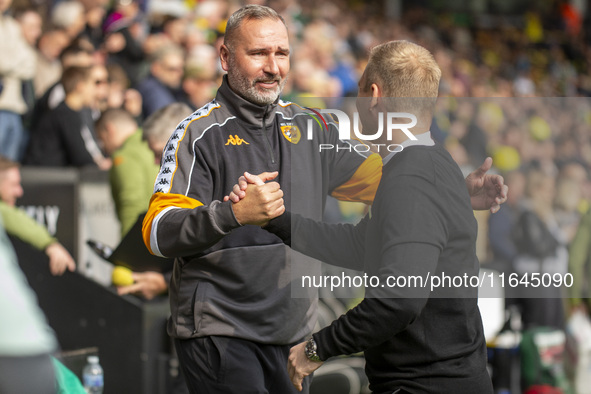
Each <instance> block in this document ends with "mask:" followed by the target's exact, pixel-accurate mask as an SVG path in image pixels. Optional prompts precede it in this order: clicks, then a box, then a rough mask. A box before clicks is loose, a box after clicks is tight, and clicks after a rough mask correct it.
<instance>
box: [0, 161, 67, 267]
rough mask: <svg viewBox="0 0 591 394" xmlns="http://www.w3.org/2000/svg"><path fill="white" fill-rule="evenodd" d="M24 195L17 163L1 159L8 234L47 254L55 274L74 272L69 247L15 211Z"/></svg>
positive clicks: (0, 211)
mask: <svg viewBox="0 0 591 394" xmlns="http://www.w3.org/2000/svg"><path fill="white" fill-rule="evenodd" d="M22 195H23V188H22V186H21V174H20V170H19V165H18V163H16V162H14V161H11V160H8V159H6V158H4V157H0V217H2V221H3V222H4V228H5V229H6V232H7V233H8V235H11V236H14V237H16V238H19V239H20V240H21V241H23V242H25V243H27V244H29V245H31V246H32V247H34V248H35V249H38V250H42V251H44V252H45V254H46V255H47V257H48V258H49V270H50V271H51V273H52V274H53V275H62V274H63V273H64V272H65V271H66V269H68V270H70V271H74V270H75V269H76V263H74V259H73V258H72V256H71V255H70V253H69V252H68V251H67V250H66V248H64V247H63V246H62V244H60V243H59V242H58V240H57V239H56V238H54V237H52V236H51V235H50V234H49V232H48V231H47V229H46V228H45V227H43V226H42V225H40V224H39V223H37V222H36V221H35V220H33V219H32V218H31V217H30V216H28V215H27V214H26V213H25V212H24V211H23V210H21V209H18V208H16V206H15V205H16V200H17V199H18V198H19V197H21V196H22Z"/></svg>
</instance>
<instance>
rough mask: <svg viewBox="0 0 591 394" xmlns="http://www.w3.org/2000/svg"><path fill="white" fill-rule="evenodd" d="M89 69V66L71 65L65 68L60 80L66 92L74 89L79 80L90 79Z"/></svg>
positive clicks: (68, 92)
mask: <svg viewBox="0 0 591 394" xmlns="http://www.w3.org/2000/svg"><path fill="white" fill-rule="evenodd" d="M90 70H91V67H78V66H73V67H68V68H66V69H65V70H64V73H63V74H62V78H61V81H60V82H61V84H62V85H63V87H64V91H65V92H66V94H70V93H72V92H73V91H75V90H76V87H77V86H78V84H79V83H80V82H84V81H87V80H88V79H90V77H91V74H90Z"/></svg>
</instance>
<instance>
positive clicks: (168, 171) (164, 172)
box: [162, 167, 172, 174]
mask: <svg viewBox="0 0 591 394" xmlns="http://www.w3.org/2000/svg"><path fill="white" fill-rule="evenodd" d="M162 173H163V174H171V173H172V171H171V170H170V168H169V167H166V168H165V169H164V170H162Z"/></svg>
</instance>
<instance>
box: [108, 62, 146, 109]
mask: <svg viewBox="0 0 591 394" xmlns="http://www.w3.org/2000/svg"><path fill="white" fill-rule="evenodd" d="M107 72H108V74H109V94H108V98H107V107H108V108H122V109H125V110H126V111H127V112H129V113H130V114H131V115H133V117H134V118H135V119H136V120H139V119H140V118H141V115H142V96H141V94H140V93H139V92H138V91H137V90H135V89H130V88H129V86H130V81H129V79H128V78H127V75H126V74H125V71H124V70H123V68H122V67H121V66H120V65H118V64H115V63H112V64H108V65H107Z"/></svg>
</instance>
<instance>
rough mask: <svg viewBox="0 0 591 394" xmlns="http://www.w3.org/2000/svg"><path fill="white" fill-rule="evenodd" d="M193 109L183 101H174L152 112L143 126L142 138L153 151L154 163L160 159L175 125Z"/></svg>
mask: <svg viewBox="0 0 591 394" xmlns="http://www.w3.org/2000/svg"><path fill="white" fill-rule="evenodd" d="M192 112H193V111H192V110H191V108H190V107H189V106H187V105H186V104H183V103H174V104H170V105H167V106H166V107H163V108H160V109H159V110H158V111H156V112H154V113H153V114H152V115H151V116H150V117H148V119H146V121H145V122H144V126H143V136H144V140H146V142H147V143H148V146H149V147H150V149H151V150H152V152H153V153H154V159H155V161H156V163H158V164H160V162H161V161H162V156H163V151H164V148H165V147H166V143H167V142H168V139H169V138H170V136H171V135H172V132H173V131H174V130H175V128H176V126H177V125H178V124H179V123H180V122H181V121H182V120H183V119H184V118H186V117H187V116H189V115H191V113H192Z"/></svg>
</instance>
